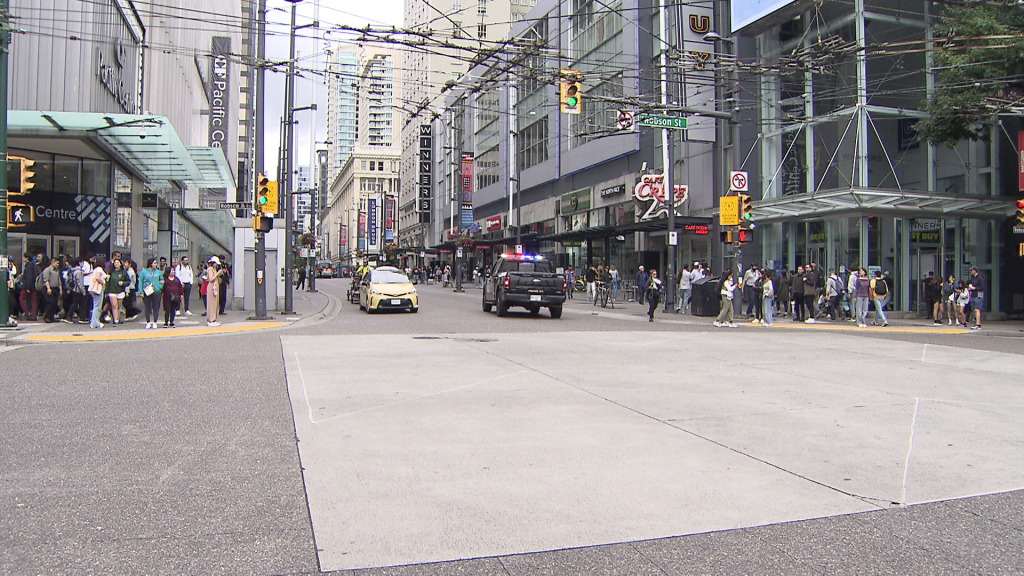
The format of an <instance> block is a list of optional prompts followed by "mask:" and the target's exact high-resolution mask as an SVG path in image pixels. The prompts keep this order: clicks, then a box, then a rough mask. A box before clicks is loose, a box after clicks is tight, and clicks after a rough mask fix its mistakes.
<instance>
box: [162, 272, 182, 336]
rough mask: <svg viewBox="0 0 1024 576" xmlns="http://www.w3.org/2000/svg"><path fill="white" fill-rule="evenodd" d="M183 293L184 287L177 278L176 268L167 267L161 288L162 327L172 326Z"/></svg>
mask: <svg viewBox="0 0 1024 576" xmlns="http://www.w3.org/2000/svg"><path fill="white" fill-rule="evenodd" d="M184 294H185V288H184V286H183V285H182V283H181V280H179V279H178V272H177V270H176V268H168V269H167V278H164V289H163V301H164V328H168V327H169V328H174V318H175V317H176V316H177V315H178V308H180V307H181V302H182V299H183V298H184Z"/></svg>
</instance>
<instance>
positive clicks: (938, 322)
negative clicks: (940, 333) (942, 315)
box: [932, 318, 942, 326]
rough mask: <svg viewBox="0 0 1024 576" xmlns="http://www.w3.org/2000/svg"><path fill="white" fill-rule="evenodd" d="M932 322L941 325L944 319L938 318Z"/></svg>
mask: <svg viewBox="0 0 1024 576" xmlns="http://www.w3.org/2000/svg"><path fill="white" fill-rule="evenodd" d="M932 324H938V325H940V326H941V325H942V320H939V319H938V318H936V319H935V322H932Z"/></svg>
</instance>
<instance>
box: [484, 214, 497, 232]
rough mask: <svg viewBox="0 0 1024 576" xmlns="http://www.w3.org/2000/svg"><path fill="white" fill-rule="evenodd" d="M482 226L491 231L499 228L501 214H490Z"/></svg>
mask: <svg viewBox="0 0 1024 576" xmlns="http://www.w3.org/2000/svg"><path fill="white" fill-rule="evenodd" d="M484 227H485V228H486V229H487V231H488V232H493V231H494V230H497V229H498V228H501V216H491V217H490V218H488V219H487V220H485V221H484Z"/></svg>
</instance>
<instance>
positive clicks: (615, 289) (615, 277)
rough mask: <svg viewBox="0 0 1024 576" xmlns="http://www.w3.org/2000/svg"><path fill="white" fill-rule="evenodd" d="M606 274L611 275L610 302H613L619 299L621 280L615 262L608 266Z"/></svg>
mask: <svg viewBox="0 0 1024 576" xmlns="http://www.w3.org/2000/svg"><path fill="white" fill-rule="evenodd" d="M608 275H609V276H611V277H612V302H615V301H616V300H618V299H619V284H620V283H621V282H622V281H621V279H620V278H619V269H618V268H616V267H615V264H612V265H611V266H609V267H608Z"/></svg>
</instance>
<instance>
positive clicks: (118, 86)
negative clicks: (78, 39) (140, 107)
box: [96, 38, 136, 114]
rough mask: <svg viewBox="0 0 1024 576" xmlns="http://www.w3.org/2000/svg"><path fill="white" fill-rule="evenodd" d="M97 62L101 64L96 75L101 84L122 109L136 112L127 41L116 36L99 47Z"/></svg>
mask: <svg viewBox="0 0 1024 576" xmlns="http://www.w3.org/2000/svg"><path fill="white" fill-rule="evenodd" d="M131 60H135V58H131ZM96 62H97V64H98V66H99V67H98V68H97V70H96V77H97V78H99V81H100V84H102V85H103V87H104V88H106V90H107V92H109V93H110V95H111V96H113V97H114V100H116V101H117V105H118V106H119V107H120V108H121V110H123V111H124V112H125V113H127V114H134V113H135V112H136V110H135V95H134V93H133V90H132V87H133V84H134V83H133V82H132V81H131V76H132V74H131V73H130V72H129V71H128V70H130V69H128V70H126V68H125V65H126V63H128V62H129V48H128V46H127V45H126V44H125V41H124V40H122V39H120V38H115V39H114V41H113V43H112V44H111V45H109V46H100V47H99V48H97V51H96Z"/></svg>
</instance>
